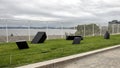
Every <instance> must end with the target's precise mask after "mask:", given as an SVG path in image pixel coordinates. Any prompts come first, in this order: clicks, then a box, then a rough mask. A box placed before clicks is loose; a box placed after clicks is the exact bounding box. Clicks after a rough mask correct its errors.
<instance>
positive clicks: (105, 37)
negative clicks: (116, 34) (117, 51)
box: [104, 31, 110, 39]
mask: <svg viewBox="0 0 120 68" xmlns="http://www.w3.org/2000/svg"><path fill="white" fill-rule="evenodd" d="M104 39H110V33H109V32H108V31H106V33H105V34H104Z"/></svg>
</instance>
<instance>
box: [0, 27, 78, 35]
mask: <svg viewBox="0 0 120 68" xmlns="http://www.w3.org/2000/svg"><path fill="white" fill-rule="evenodd" d="M39 31H44V32H46V33H47V35H65V33H67V34H74V33H75V32H76V30H75V29H7V30H6V29H0V36H6V35H7V34H8V35H9V36H10V35H11V34H13V35H14V36H27V35H29V34H30V35H31V36H32V35H35V34H36V33H37V32H39Z"/></svg>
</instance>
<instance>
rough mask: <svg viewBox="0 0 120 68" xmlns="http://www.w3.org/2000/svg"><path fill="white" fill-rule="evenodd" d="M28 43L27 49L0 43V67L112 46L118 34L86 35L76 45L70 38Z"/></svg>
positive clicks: (116, 41)
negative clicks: (108, 36)
mask: <svg viewBox="0 0 120 68" xmlns="http://www.w3.org/2000/svg"><path fill="white" fill-rule="evenodd" d="M28 44H29V47H30V48H29V49H23V50H19V49H18V47H17V46H16V44H15V43H0V68H2V67H16V66H21V65H26V64H30V63H35V62H41V61H45V60H50V59H55V58H59V57H64V56H69V55H73V54H78V53H82V52H87V51H91V50H95V49H99V48H104V47H109V46H113V45H116V44H120V35H113V36H111V39H109V40H106V39H103V37H102V36H96V37H86V38H84V40H83V41H81V44H76V45H72V40H65V39H54V40H46V41H45V42H44V43H42V44H31V43H30V42H28Z"/></svg>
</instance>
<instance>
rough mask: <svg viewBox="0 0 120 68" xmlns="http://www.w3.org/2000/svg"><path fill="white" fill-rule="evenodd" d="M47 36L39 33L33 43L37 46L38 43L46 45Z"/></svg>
mask: <svg viewBox="0 0 120 68" xmlns="http://www.w3.org/2000/svg"><path fill="white" fill-rule="evenodd" d="M46 38H47V36H46V33H45V32H38V33H37V34H36V35H35V37H34V38H33V40H32V42H31V43H34V44H37V43H44V41H45V40H46Z"/></svg>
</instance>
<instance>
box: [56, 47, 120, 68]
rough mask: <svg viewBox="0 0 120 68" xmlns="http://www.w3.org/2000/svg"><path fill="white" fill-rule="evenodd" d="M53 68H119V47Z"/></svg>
mask: <svg viewBox="0 0 120 68" xmlns="http://www.w3.org/2000/svg"><path fill="white" fill-rule="evenodd" d="M55 68H120V48H116V49H113V50H109V51H105V52H101V53H98V54H93V55H90V56H86V57H83V58H80V59H77V60H74V61H72V62H70V63H67V64H65V65H63V66H60V67H59V66H56V67H55Z"/></svg>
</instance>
